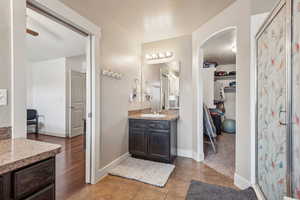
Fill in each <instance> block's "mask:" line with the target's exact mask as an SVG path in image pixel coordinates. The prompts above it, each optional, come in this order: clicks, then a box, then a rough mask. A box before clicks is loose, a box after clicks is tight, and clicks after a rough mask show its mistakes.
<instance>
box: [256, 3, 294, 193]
mask: <svg viewBox="0 0 300 200" xmlns="http://www.w3.org/2000/svg"><path fill="white" fill-rule="evenodd" d="M292 1H293V0H280V1H279V2H278V3H277V4H276V5H275V7H274V8H273V9H272V11H271V12H270V14H269V15H268V17H267V18H266V19H265V21H264V23H263V24H262V26H261V27H260V29H259V31H258V32H257V34H256V36H255V68H254V69H255V72H254V83H255V96H256V97H255V141H254V142H255V160H254V162H255V189H256V190H258V192H259V194H260V195H262V196H263V198H265V199H266V197H265V195H264V193H263V191H262V190H261V187H260V186H259V185H258V164H257V159H258V143H257V141H256V140H257V138H258V112H257V110H258V78H257V77H258V59H257V58H258V39H259V38H260V37H261V35H262V34H263V32H264V31H265V30H266V28H268V26H269V25H270V24H271V23H272V22H273V19H274V18H275V17H276V16H277V14H278V13H279V12H280V11H281V9H282V8H283V7H284V6H286V9H287V12H286V66H287V69H286V86H287V94H286V104H287V105H286V107H287V111H286V121H287V125H286V131H287V155H286V156H287V176H286V179H287V184H286V189H287V195H288V196H291V195H292V187H291V186H292V174H291V173H292V154H291V152H292V149H291V148H292V145H291V144H292V123H291V122H292V120H293V114H292V46H291V43H292V24H291V23H292V8H293V7H292Z"/></svg>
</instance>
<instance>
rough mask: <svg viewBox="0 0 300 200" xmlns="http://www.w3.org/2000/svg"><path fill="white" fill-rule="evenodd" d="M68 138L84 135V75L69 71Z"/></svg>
mask: <svg viewBox="0 0 300 200" xmlns="http://www.w3.org/2000/svg"><path fill="white" fill-rule="evenodd" d="M70 97H71V111H70V129H71V131H70V137H75V136H78V135H82V134H84V119H85V116H86V115H85V113H86V111H85V105H86V102H85V101H86V74H84V73H80V72H76V71H71V95H70Z"/></svg>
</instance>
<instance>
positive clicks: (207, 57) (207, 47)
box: [202, 29, 236, 65]
mask: <svg viewBox="0 0 300 200" xmlns="http://www.w3.org/2000/svg"><path fill="white" fill-rule="evenodd" d="M235 44H236V31H235V29H230V30H226V31H223V32H221V33H219V34H217V35H215V36H213V37H212V38H210V39H209V40H208V41H207V42H206V43H205V44H204V45H203V46H202V48H203V51H204V61H208V62H217V63H218V64H219V65H226V64H235V63H236V54H235V53H234V52H233V51H232V48H233V46H235Z"/></svg>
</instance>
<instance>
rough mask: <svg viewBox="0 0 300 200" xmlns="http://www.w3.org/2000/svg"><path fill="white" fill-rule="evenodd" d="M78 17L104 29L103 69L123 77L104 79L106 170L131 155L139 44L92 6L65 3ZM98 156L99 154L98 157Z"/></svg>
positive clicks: (68, 0) (74, 1)
mask: <svg viewBox="0 0 300 200" xmlns="http://www.w3.org/2000/svg"><path fill="white" fill-rule="evenodd" d="M63 2H64V3H65V4H66V5H68V6H70V7H71V8H73V9H74V10H76V11H77V12H78V13H79V14H81V15H82V16H84V17H87V18H88V19H89V20H91V21H92V22H94V23H95V24H96V25H98V26H100V27H101V29H102V36H101V41H99V42H100V43H99V45H100V46H101V47H100V48H101V54H100V55H97V56H99V60H100V62H101V65H100V68H102V69H111V70H113V71H115V72H120V73H122V74H124V76H123V78H122V79H121V80H115V79H111V78H107V77H102V76H101V83H97V84H99V85H101V96H100V98H101V108H100V110H101V121H98V122H96V123H97V124H101V137H100V138H99V141H98V142H99V146H100V148H101V149H100V156H99V157H97V159H98V162H97V169H99V172H100V171H101V169H102V168H103V167H105V166H106V165H108V164H109V163H111V162H112V161H114V160H115V159H117V158H119V157H120V156H122V155H124V154H125V153H127V152H128V110H133V109H139V108H140V102H133V103H130V102H129V94H130V93H131V92H132V87H133V85H134V79H138V80H139V81H140V79H141V71H140V62H141V60H140V58H141V57H140V52H141V46H140V44H141V43H140V41H138V40H137V38H134V37H132V35H131V34H130V33H129V32H127V30H126V29H124V28H123V27H121V26H120V25H119V24H117V23H115V22H114V21H113V20H112V18H111V16H110V15H107V13H103V12H99V8H98V6H93V3H85V4H83V3H82V1H81V0H63ZM97 156H98V155H97Z"/></svg>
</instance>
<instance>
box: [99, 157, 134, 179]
mask: <svg viewBox="0 0 300 200" xmlns="http://www.w3.org/2000/svg"><path fill="white" fill-rule="evenodd" d="M129 156H130V154H129V153H125V154H123V155H122V156H120V157H119V158H117V159H115V160H114V161H112V162H111V163H109V164H108V165H106V166H105V167H103V168H102V169H99V170H98V171H97V173H96V181H95V182H96V183H97V182H99V181H100V180H101V179H103V178H104V177H105V176H107V174H108V172H109V170H111V169H113V168H114V167H116V166H117V165H118V164H120V163H121V162H122V161H123V160H125V159H126V158H128V157H129Z"/></svg>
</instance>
